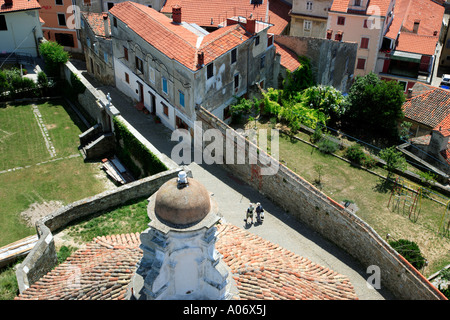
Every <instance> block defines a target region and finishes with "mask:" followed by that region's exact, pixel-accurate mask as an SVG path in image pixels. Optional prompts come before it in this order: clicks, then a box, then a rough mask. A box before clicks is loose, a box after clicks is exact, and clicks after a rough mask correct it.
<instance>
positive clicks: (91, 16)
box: [81, 12, 110, 37]
mask: <svg viewBox="0 0 450 320" xmlns="http://www.w3.org/2000/svg"><path fill="white" fill-rule="evenodd" d="M81 14H82V15H83V17H84V18H85V19H86V21H87V23H88V24H89V27H90V28H91V30H92V32H94V34H95V35H97V36H101V37H105V36H106V34H105V22H104V19H106V20H108V26H109V25H110V23H109V16H108V14H104V13H96V12H82V13H81Z"/></svg>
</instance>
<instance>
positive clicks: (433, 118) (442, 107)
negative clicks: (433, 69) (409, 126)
mask: <svg viewBox="0 0 450 320" xmlns="http://www.w3.org/2000/svg"><path fill="white" fill-rule="evenodd" d="M429 88H430V89H429V90H423V91H422V92H423V93H421V94H418V95H415V96H413V97H412V98H410V99H407V100H406V102H405V103H404V104H403V112H404V113H405V117H406V118H408V119H411V120H413V121H415V122H418V123H422V124H424V125H426V126H428V127H430V128H436V127H437V126H438V125H439V124H440V123H442V122H443V121H444V120H445V121H446V119H448V117H449V116H450V92H449V91H447V90H444V89H441V88H437V87H431V86H430V87H429ZM414 89H415V86H414V87H413V92H414Z"/></svg>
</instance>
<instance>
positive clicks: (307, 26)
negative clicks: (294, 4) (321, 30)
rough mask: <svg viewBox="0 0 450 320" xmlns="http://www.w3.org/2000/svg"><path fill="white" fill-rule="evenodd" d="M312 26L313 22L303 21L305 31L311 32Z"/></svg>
mask: <svg viewBox="0 0 450 320" xmlns="http://www.w3.org/2000/svg"><path fill="white" fill-rule="evenodd" d="M311 24H312V22H311V21H309V20H305V21H303V30H304V31H311Z"/></svg>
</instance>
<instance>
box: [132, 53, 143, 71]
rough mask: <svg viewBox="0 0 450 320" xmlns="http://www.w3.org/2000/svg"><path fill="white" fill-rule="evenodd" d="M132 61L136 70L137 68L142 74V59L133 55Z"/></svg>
mask: <svg viewBox="0 0 450 320" xmlns="http://www.w3.org/2000/svg"><path fill="white" fill-rule="evenodd" d="M134 63H135V65H136V70H139V71H140V72H141V73H142V74H144V61H143V60H142V59H141V58H139V57H138V56H135V57H134Z"/></svg>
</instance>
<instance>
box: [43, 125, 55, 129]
mask: <svg viewBox="0 0 450 320" xmlns="http://www.w3.org/2000/svg"><path fill="white" fill-rule="evenodd" d="M45 126H46V127H47V130H51V129H55V128H56V124H46V125H45Z"/></svg>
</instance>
